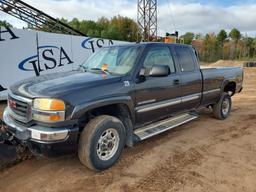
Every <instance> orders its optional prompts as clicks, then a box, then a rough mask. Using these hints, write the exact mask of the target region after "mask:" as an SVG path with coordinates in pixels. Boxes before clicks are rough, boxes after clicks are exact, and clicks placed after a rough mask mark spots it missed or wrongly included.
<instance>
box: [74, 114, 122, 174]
mask: <svg viewBox="0 0 256 192" xmlns="http://www.w3.org/2000/svg"><path fill="white" fill-rule="evenodd" d="M125 135H126V134H125V127H124V125H123V123H122V122H121V121H120V120H119V119H118V118H116V117H112V116H107V115H101V116H98V117H96V118H94V119H92V120H91V121H89V123H88V124H87V125H86V126H85V128H84V130H83V131H82V133H81V136H80V139H79V146H78V157H79V159H80V162H81V163H82V164H83V165H85V166H87V167H88V168H89V169H91V170H94V171H102V170H105V169H108V168H110V167H111V166H113V165H114V164H115V163H116V162H117V161H118V159H119V157H120V155H121V153H122V150H123V148H124V145H125Z"/></svg>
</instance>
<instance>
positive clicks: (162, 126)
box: [134, 113, 198, 141]
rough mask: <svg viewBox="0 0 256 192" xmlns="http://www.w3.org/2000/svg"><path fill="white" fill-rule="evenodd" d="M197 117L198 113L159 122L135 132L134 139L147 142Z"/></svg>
mask: <svg viewBox="0 0 256 192" xmlns="http://www.w3.org/2000/svg"><path fill="white" fill-rule="evenodd" d="M197 117H198V115H197V114H196V113H185V114H181V115H178V116H175V117H171V118H168V119H165V120H162V121H159V122H157V123H153V124H150V125H147V126H145V127H142V128H139V129H136V130H135V131H134V137H135V138H134V139H135V141H140V140H145V139H147V138H150V137H153V136H155V135H158V134H160V133H162V132H165V131H167V130H170V129H172V128H175V127H177V126H179V125H182V124H185V123H187V122H189V121H192V120H194V119H196V118H197Z"/></svg>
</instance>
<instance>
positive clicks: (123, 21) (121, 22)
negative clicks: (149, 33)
mask: <svg viewBox="0 0 256 192" xmlns="http://www.w3.org/2000/svg"><path fill="white" fill-rule="evenodd" d="M60 21H62V22H64V23H66V24H68V25H69V26H71V27H72V28H74V29H77V30H79V31H81V32H82V33H84V34H86V35H87V36H88V37H95V38H104V39H113V40H120V41H130V42H132V41H137V38H138V36H137V35H138V31H139V27H138V25H137V23H136V22H135V21H134V20H133V19H130V18H128V17H123V16H120V15H118V16H115V17H113V18H111V19H108V18H106V17H101V18H100V19H98V20H97V21H92V20H78V19H77V18H74V19H72V20H71V21H68V20H66V19H64V18H61V19H60Z"/></svg>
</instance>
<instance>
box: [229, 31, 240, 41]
mask: <svg viewBox="0 0 256 192" xmlns="http://www.w3.org/2000/svg"><path fill="white" fill-rule="evenodd" d="M229 36H230V37H231V39H232V40H233V41H235V42H238V40H239V39H241V37H242V35H241V32H240V31H239V30H238V29H236V28H233V29H232V30H231V31H230V33H229Z"/></svg>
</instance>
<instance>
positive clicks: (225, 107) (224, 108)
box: [213, 92, 232, 120]
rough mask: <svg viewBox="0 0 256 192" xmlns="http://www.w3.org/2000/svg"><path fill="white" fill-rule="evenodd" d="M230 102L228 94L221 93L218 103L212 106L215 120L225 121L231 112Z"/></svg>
mask: <svg viewBox="0 0 256 192" xmlns="http://www.w3.org/2000/svg"><path fill="white" fill-rule="evenodd" d="M231 106H232V100H231V97H230V95H229V94H228V93H226V92H224V93H222V95H221V97H220V100H219V102H218V103H216V104H214V105H213V115H214V117H215V118H217V119H220V120H223V119H226V118H227V117H228V116H229V114H230V111H231Z"/></svg>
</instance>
